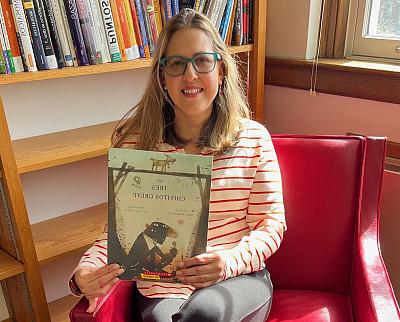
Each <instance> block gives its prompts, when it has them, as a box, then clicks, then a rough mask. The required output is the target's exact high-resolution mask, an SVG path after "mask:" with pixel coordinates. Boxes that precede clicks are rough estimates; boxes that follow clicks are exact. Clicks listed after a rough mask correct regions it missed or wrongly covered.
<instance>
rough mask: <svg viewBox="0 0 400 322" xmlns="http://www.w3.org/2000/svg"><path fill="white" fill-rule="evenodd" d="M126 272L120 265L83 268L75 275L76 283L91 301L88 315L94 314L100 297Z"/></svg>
mask: <svg viewBox="0 0 400 322" xmlns="http://www.w3.org/2000/svg"><path fill="white" fill-rule="evenodd" d="M123 272H124V270H123V269H122V268H121V267H120V266H119V265H118V264H110V265H106V266H103V267H100V268H93V267H82V268H80V269H78V270H77V271H76V273H75V282H76V284H77V285H78V287H79V289H80V290H81V292H82V294H83V295H85V297H86V298H87V299H88V301H89V308H88V309H87V312H88V313H93V312H94V310H95V308H96V305H97V299H98V298H99V296H103V295H106V294H107V292H108V291H109V290H110V289H111V288H112V287H113V285H114V284H115V283H117V282H118V280H119V279H118V276H119V275H121V274H122V273H123Z"/></svg>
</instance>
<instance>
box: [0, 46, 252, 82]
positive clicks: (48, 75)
mask: <svg viewBox="0 0 400 322" xmlns="http://www.w3.org/2000/svg"><path fill="white" fill-rule="evenodd" d="M252 50H253V45H252V44H250V45H243V46H234V47H230V52H231V53H233V54H238V53H243V52H251V51H252ZM152 62H153V60H152V59H150V58H140V59H135V60H131V61H126V62H120V63H108V64H99V65H90V66H79V67H64V68H62V69H53V70H42V71H38V72H26V73H25V72H22V73H17V74H12V75H0V85H6V84H17V83H27V82H33V81H39V80H48V79H59V78H66V77H76V76H86V75H96V74H104V73H112V72H119V71H123V70H131V69H138V68H145V67H150V66H151V64H152Z"/></svg>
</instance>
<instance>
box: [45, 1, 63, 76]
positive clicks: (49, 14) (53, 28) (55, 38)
mask: <svg viewBox="0 0 400 322" xmlns="http://www.w3.org/2000/svg"><path fill="white" fill-rule="evenodd" d="M43 4H44V10H45V13H46V18H47V22H48V25H49V31H50V39H51V42H52V44H53V48H54V54H55V55H56V59H57V66H58V68H63V67H64V66H65V65H64V57H63V53H62V50H61V42H60V37H59V35H58V30H57V25H56V19H55V17H54V12H53V8H52V6H51V3H50V0H43Z"/></svg>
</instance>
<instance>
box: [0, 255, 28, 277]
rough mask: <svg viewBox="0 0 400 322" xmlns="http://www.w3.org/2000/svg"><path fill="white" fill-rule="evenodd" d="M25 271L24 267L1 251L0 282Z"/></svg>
mask: <svg viewBox="0 0 400 322" xmlns="http://www.w3.org/2000/svg"><path fill="white" fill-rule="evenodd" d="M24 271H25V269H24V265H22V264H21V263H20V262H18V261H16V260H15V259H14V258H12V257H11V256H10V255H8V254H7V253H6V252H4V251H3V250H1V249H0V281H2V280H5V279H6V278H9V277H11V276H15V275H18V274H21V273H23V272H24Z"/></svg>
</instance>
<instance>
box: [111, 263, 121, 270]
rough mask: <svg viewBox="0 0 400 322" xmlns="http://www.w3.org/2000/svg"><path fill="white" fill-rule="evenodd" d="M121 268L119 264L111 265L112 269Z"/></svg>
mask: <svg viewBox="0 0 400 322" xmlns="http://www.w3.org/2000/svg"><path fill="white" fill-rule="evenodd" d="M120 267H121V266H120V265H119V264H113V269H117V268H120Z"/></svg>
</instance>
